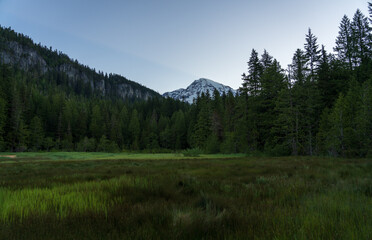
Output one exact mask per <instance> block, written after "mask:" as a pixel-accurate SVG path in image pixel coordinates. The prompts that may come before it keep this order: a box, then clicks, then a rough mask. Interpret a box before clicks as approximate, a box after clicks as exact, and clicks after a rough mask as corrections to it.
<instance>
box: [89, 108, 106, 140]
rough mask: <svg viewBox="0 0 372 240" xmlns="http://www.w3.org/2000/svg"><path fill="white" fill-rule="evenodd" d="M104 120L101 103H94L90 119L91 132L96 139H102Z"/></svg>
mask: <svg viewBox="0 0 372 240" xmlns="http://www.w3.org/2000/svg"><path fill="white" fill-rule="evenodd" d="M103 125H104V122H103V117H102V113H101V108H100V107H99V105H94V107H93V109H92V116H91V121H90V128H89V129H90V133H91V134H92V136H93V137H94V138H95V139H97V140H98V139H100V138H101V137H102V135H103V134H104V127H103Z"/></svg>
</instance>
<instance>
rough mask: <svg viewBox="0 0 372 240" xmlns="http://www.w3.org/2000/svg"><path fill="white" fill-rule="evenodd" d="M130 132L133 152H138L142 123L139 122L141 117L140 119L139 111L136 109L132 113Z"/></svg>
mask: <svg viewBox="0 0 372 240" xmlns="http://www.w3.org/2000/svg"><path fill="white" fill-rule="evenodd" d="M128 130H129V132H130V134H131V140H132V141H131V143H132V144H131V148H132V149H133V150H138V149H139V147H140V138H141V136H140V134H141V127H140V122H139V117H138V111H137V110H136V109H134V110H133V111H132V116H131V118H130V122H129V129H128Z"/></svg>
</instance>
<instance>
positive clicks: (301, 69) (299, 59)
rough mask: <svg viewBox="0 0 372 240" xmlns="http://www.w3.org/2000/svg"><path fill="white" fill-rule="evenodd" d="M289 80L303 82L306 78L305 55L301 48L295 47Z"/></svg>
mask: <svg viewBox="0 0 372 240" xmlns="http://www.w3.org/2000/svg"><path fill="white" fill-rule="evenodd" d="M290 71H291V74H290V75H291V79H290V80H291V81H292V80H294V81H296V82H298V83H299V84H303V83H304V82H305V80H306V76H307V75H306V71H307V69H306V55H305V53H304V52H303V51H302V50H301V49H297V50H296V52H295V54H294V55H293V58H292V65H291V69H290Z"/></svg>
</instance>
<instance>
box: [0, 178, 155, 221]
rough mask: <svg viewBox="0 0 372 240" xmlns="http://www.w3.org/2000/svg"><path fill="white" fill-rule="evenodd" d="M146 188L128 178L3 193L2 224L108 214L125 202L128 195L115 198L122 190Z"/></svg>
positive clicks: (0, 200) (144, 182) (0, 199)
mask: <svg viewBox="0 0 372 240" xmlns="http://www.w3.org/2000/svg"><path fill="white" fill-rule="evenodd" d="M124 186H125V187H135V188H137V189H141V188H147V187H148V186H149V184H148V180H146V179H142V178H138V177H135V178H134V177H126V176H122V177H120V178H115V179H110V180H105V181H91V182H80V183H75V184H72V185H62V186H56V187H52V188H32V189H30V188H26V189H20V190H9V189H4V188H1V189H0V220H1V221H3V222H9V221H10V222H12V221H16V220H20V221H22V220H23V219H25V218H28V217H30V216H33V217H35V216H38V217H43V216H45V215H52V216H56V217H57V218H66V217H68V216H71V215H72V216H73V215H78V214H83V213H86V212H92V213H104V214H107V211H108V209H110V207H111V206H113V205H114V204H119V203H121V202H123V201H124V200H125V195H121V196H118V197H116V198H115V197H112V196H113V195H114V194H115V193H116V195H117V192H118V191H119V189H120V188H122V187H124Z"/></svg>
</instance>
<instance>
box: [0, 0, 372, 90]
mask: <svg viewBox="0 0 372 240" xmlns="http://www.w3.org/2000/svg"><path fill="white" fill-rule="evenodd" d="M358 8H359V9H360V10H362V12H363V13H364V14H365V15H366V16H368V1H365V0H312V1H305V0H282V1H278V0H261V1H251V0H229V1H228V0H188V1H180V0H158V1H150V0H123V1H119V0H105V1H104V0H100V1H99V0H91V1H89V0H63V1H58V0H32V1H30V0H0V25H2V26H4V27H11V28H12V29H14V30H15V31H17V32H21V33H23V34H25V35H28V36H30V37H31V38H32V39H33V40H34V41H35V42H36V43H39V42H40V43H41V44H42V45H46V46H48V47H49V46H52V47H53V49H58V50H59V51H62V52H64V53H66V54H67V55H68V56H70V57H71V58H73V59H77V60H78V61H79V62H80V63H82V64H84V65H88V66H90V67H92V68H95V69H96V70H97V71H98V70H101V71H104V72H107V73H117V74H120V75H122V76H124V77H126V78H128V79H130V80H133V81H136V82H139V83H141V84H142V85H145V86H147V87H149V88H152V89H154V90H156V91H158V92H159V93H163V92H166V91H172V90H175V89H178V88H185V87H187V86H188V85H189V84H190V83H191V82H192V81H193V80H195V79H199V78H202V77H204V78H209V79H212V80H214V81H217V82H220V83H223V84H225V85H229V86H231V87H233V88H235V89H236V88H238V87H239V86H240V85H241V83H242V80H241V74H242V73H243V72H246V71H247V61H248V59H249V56H250V53H251V50H252V48H254V49H256V50H257V51H258V52H259V53H260V54H262V52H263V50H264V49H266V50H267V51H268V52H269V53H270V55H272V56H273V57H274V58H276V59H277V60H278V61H279V62H280V63H281V65H282V67H283V68H286V66H287V64H289V63H290V62H291V59H292V56H293V54H294V52H295V50H296V49H297V48H303V46H304V43H305V35H306V33H307V31H308V28H309V27H310V28H311V29H312V32H313V33H314V34H315V36H316V37H318V43H319V44H320V45H321V44H324V45H325V46H326V49H327V50H328V51H332V49H333V47H334V42H335V38H336V36H337V34H338V30H339V29H338V27H339V24H340V21H341V19H342V17H343V15H345V14H346V15H347V16H348V17H349V18H352V17H353V15H354V13H355V11H356V10H357V9H358Z"/></svg>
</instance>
